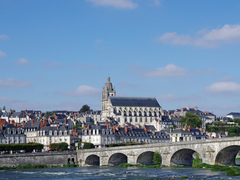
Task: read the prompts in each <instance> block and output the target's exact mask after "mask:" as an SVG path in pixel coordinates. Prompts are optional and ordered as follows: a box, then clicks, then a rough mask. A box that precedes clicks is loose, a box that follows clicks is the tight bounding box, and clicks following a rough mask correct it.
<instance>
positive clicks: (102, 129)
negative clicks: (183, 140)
mask: <svg viewBox="0 0 240 180" xmlns="http://www.w3.org/2000/svg"><path fill="white" fill-rule="evenodd" d="M78 135H79V139H81V140H82V141H83V142H89V143H92V144H94V145H95V147H99V148H101V147H105V146H108V145H109V144H115V143H167V142H169V140H170V136H169V135H167V134H166V133H164V132H154V131H152V132H151V131H149V130H148V129H147V127H146V126H145V127H144V128H137V127H133V126H125V127H118V126H113V127H109V125H98V126H93V127H91V126H88V128H86V129H84V130H80V131H78Z"/></svg>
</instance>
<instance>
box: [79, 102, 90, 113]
mask: <svg viewBox="0 0 240 180" xmlns="http://www.w3.org/2000/svg"><path fill="white" fill-rule="evenodd" d="M86 111H90V106H88V105H87V104H85V105H83V106H82V108H81V109H80V112H86Z"/></svg>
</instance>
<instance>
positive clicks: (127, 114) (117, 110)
mask: <svg viewBox="0 0 240 180" xmlns="http://www.w3.org/2000/svg"><path fill="white" fill-rule="evenodd" d="M161 114H163V110H162V107H161V106H160V105H159V104H158V102H157V100H156V99H155V98H147V97H118V96H116V90H115V88H113V86H112V83H111V82H110V77H107V82H106V83H105V87H104V88H103V91H102V120H105V119H106V118H108V119H109V118H110V117H111V118H114V119H115V120H117V121H118V122H119V125H121V126H124V125H125V124H126V123H130V124H133V125H135V124H139V125H141V126H144V125H155V126H156V125H157V124H158V123H159V117H160V115H161Z"/></svg>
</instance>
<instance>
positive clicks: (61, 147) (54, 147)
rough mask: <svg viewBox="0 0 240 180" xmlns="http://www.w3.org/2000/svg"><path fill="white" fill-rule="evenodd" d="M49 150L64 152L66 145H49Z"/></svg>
mask: <svg viewBox="0 0 240 180" xmlns="http://www.w3.org/2000/svg"><path fill="white" fill-rule="evenodd" d="M49 148H50V149H51V150H53V151H66V150H67V149H68V144H67V143H65V142H62V143H51V144H50V145H49Z"/></svg>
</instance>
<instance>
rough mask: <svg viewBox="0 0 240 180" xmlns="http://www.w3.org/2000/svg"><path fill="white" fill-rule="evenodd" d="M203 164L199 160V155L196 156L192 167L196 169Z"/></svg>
mask: <svg viewBox="0 0 240 180" xmlns="http://www.w3.org/2000/svg"><path fill="white" fill-rule="evenodd" d="M201 163H202V159H199V156H198V154H196V158H195V159H194V160H193V164H192V167H196V166H198V165H199V164H201Z"/></svg>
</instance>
